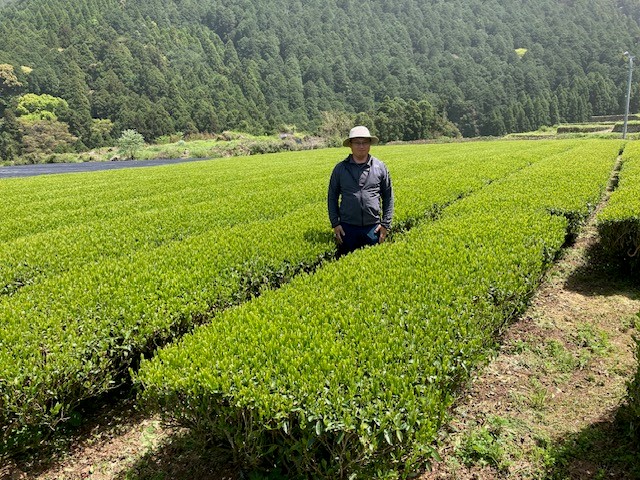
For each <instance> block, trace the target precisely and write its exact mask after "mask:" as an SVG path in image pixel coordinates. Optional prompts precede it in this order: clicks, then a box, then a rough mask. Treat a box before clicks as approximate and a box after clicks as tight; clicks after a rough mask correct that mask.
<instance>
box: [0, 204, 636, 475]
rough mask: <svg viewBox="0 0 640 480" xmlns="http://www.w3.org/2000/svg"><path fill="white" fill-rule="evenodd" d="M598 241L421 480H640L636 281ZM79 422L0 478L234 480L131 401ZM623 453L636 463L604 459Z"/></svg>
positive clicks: (575, 261)
mask: <svg viewBox="0 0 640 480" xmlns="http://www.w3.org/2000/svg"><path fill="white" fill-rule="evenodd" d="M605 201H606V199H605ZM597 242H598V236H597V231H596V229H595V226H594V221H593V219H592V220H591V221H590V222H589V224H588V225H587V226H586V227H585V228H584V229H583V231H582V234H581V235H580V236H579V238H578V239H577V241H576V242H575V244H574V245H573V246H572V247H570V248H568V249H567V250H565V252H564V253H563V256H562V258H561V259H560V260H559V261H558V262H557V263H556V264H555V265H554V266H553V268H552V269H551V271H550V272H549V273H548V275H547V276H546V278H545V280H544V282H543V284H542V286H541V288H539V290H538V291H537V292H536V294H535V296H534V297H533V299H532V301H531V306H530V308H529V309H528V310H527V312H526V313H525V314H524V315H523V317H522V318H521V319H520V320H519V321H518V322H516V323H514V324H513V325H511V326H510V327H509V328H508V329H507V330H506V331H505V332H504V336H503V339H502V341H501V348H500V351H499V352H498V354H497V355H496V356H495V358H494V359H493V360H492V361H491V362H490V363H489V365H487V366H486V368H484V369H482V370H481V371H480V372H479V373H478V375H477V376H476V377H475V378H474V379H473V381H472V382H471V383H470V386H469V388H468V390H466V392H465V394H464V397H463V398H461V399H459V401H458V403H457V404H456V406H455V407H454V409H453V410H452V414H451V415H452V418H451V421H450V423H449V424H448V426H447V427H446V428H445V429H444V431H443V432H442V437H441V439H440V444H441V447H440V455H441V456H442V461H440V462H438V463H436V464H435V465H433V467H432V471H430V472H428V473H423V474H422V475H421V476H420V478H421V479H422V480H445V479H463V480H465V479H493V478H512V479H521V478H575V479H590V478H593V479H596V478H609V479H614V478H616V479H617V478H620V479H625V478H639V477H638V476H637V475H640V471H638V470H637V468H638V463H640V460H638V458H640V455H639V454H638V452H637V451H635V452H634V451H631V450H629V448H628V446H627V445H625V444H624V440H623V439H622V436H621V435H620V434H619V432H618V431H617V430H616V428H617V427H616V424H615V423H614V418H615V415H616V413H617V412H618V410H619V408H620V406H621V404H622V403H623V401H624V396H625V392H626V386H625V383H626V382H627V381H628V380H629V379H630V378H631V374H632V371H633V368H634V365H635V364H634V356H633V350H632V336H633V334H634V331H635V325H636V319H637V316H636V313H637V312H639V311H640V287H639V286H638V285H634V284H633V283H631V282H630V281H629V280H626V279H623V278H620V277H618V276H616V275H615V274H614V273H612V272H610V271H608V270H607V268H606V265H602V264H601V263H598V262H597V261H595V260H594V259H595V258H597V256H596V254H595V253H596V252H597ZM86 424H87V426H86V427H85V428H84V430H83V431H82V432H81V433H80V434H78V433H77V432H76V433H75V434H74V436H73V441H72V442H70V443H68V444H66V443H64V442H62V443H63V445H62V446H59V447H58V448H57V449H55V451H56V452H57V453H56V454H55V455H54V454H52V456H51V457H49V458H47V459H42V458H40V459H33V458H31V459H29V460H23V461H21V462H20V463H17V464H16V463H14V464H11V465H8V466H4V467H0V478H3V479H4V478H7V479H33V480H53V479H85V478H91V479H95V480H102V479H134V478H135V479H143V478H144V479H165V478H166V479H190V480H192V479H215V480H222V479H229V480H231V479H235V478H237V476H236V475H234V473H233V472H225V471H224V470H223V469H221V468H220V466H219V465H220V463H219V462H218V463H216V459H210V458H202V456H200V455H198V453H197V452H194V451H193V450H192V449H190V448H189V438H188V435H185V434H184V432H181V431H179V430H177V429H171V428H166V427H164V426H163V425H162V424H161V423H160V421H159V420H158V418H155V417H146V416H144V415H142V414H140V413H139V412H136V410H135V406H134V401H133V400H132V399H130V398H123V399H121V400H120V401H118V402H116V404H115V405H114V404H113V403H112V404H110V405H106V406H104V407H101V408H99V409H97V411H95V412H94V413H92V416H91V417H90V418H88V419H87V422H86ZM69 445H70V446H69ZM623 450H624V452H627V453H628V454H629V455H630V456H632V457H633V456H635V458H636V460H635V461H630V462H625V461H624V454H622V453H620V454H615V455H613V456H612V455H611V453H612V452H618V453H619V452H621V451H623ZM60 452H64V453H62V454H61V453H60ZM41 456H42V455H41ZM634 468H635V469H636V470H635V471H634V470H633V469H634Z"/></svg>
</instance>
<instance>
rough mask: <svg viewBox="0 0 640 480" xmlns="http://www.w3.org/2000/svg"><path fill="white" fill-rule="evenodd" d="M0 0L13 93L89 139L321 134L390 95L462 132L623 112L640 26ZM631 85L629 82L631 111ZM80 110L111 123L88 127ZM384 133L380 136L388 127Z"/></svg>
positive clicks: (537, 5)
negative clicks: (629, 57)
mask: <svg viewBox="0 0 640 480" xmlns="http://www.w3.org/2000/svg"><path fill="white" fill-rule="evenodd" d="M2 5H4V6H3V7H2V8H1V9H0V37H1V38H3V42H2V44H1V45H0V65H1V64H8V65H11V66H12V67H13V68H14V70H15V72H16V76H17V79H18V80H19V82H20V83H21V84H22V87H21V93H26V92H32V93H36V94H44V93H46V94H50V95H54V96H56V97H61V98H63V99H65V100H66V101H67V102H68V104H69V107H70V111H71V113H70V115H69V118H68V124H69V127H70V131H71V133H72V134H73V135H75V136H77V137H79V138H80V139H81V140H82V142H84V145H86V146H90V147H91V146H96V144H98V143H100V142H104V141H108V140H109V138H111V137H110V133H113V134H117V133H119V132H120V131H122V130H123V129H126V128H132V129H136V130H137V131H139V132H141V133H143V135H144V136H145V138H146V139H148V140H150V139H154V138H156V137H158V136H161V135H166V134H171V133H175V132H185V133H193V132H221V131H223V130H226V129H241V130H245V131H250V132H255V133H264V132H275V131H277V130H278V129H279V128H282V127H283V125H295V126H297V128H301V129H308V130H317V129H318V128H319V126H320V125H321V123H322V122H323V113H322V112H327V111H330V112H345V113H348V114H356V113H359V112H364V115H361V116H360V118H359V120H361V121H362V122H363V123H370V122H367V120H370V119H371V115H372V114H378V115H380V114H382V116H383V118H384V119H385V121H386V123H387V124H393V123H394V121H395V120H396V118H395V117H397V116H398V115H404V114H405V113H406V112H405V111H402V113H401V114H399V113H398V112H399V111H398V109H397V108H395V107H396V105H395V104H394V103H393V101H390V100H393V99H401V100H403V101H407V100H416V101H417V100H427V101H428V102H429V103H430V104H432V105H433V107H434V108H435V109H436V110H437V111H438V112H440V114H441V115H445V116H446V118H448V119H450V120H451V121H453V122H454V123H455V124H456V125H457V127H458V128H459V129H460V131H461V133H462V134H463V135H464V136H467V137H471V136H476V135H502V134H504V133H507V132H516V131H527V130H530V129H535V128H537V127H538V126H540V125H552V124H556V123H558V122H560V121H581V120H586V119H587V118H588V117H589V115H592V114H593V115H603V114H612V113H622V112H623V110H624V101H625V96H626V78H627V63H626V60H625V58H624V56H623V52H624V51H626V50H629V51H631V52H632V53H633V49H634V47H635V45H636V43H637V39H638V38H640V27H639V25H638V20H637V19H638V18H639V14H640V4H639V3H638V2H637V1H630V0H598V1H595V2H586V1H579V0H576V1H571V0H567V1H562V2H557V1H553V0H543V1H539V2H528V1H517V0H491V1H482V0H472V1H461V0H455V1H448V2H444V1H439V0H430V1H417V0H401V1H398V2H387V1H382V0H374V1H371V2H367V3H366V4H364V5H363V4H362V3H360V2H354V1H353V0H334V1H330V2H325V1H322V2H321V1H318V0H310V1H305V2H304V4H303V3H302V2H288V1H283V0H274V1H270V2H265V1H248V0H231V1H225V2H221V1H219V0H218V1H206V2H205V1H203V0H174V1H169V2H165V1H162V2H160V1H158V0H142V1H137V2H127V1H125V0H80V1H75V2H68V1H63V0H47V1H42V0H17V1H13V2H6V1H4V2H0V6H2ZM0 77H1V76H0ZM0 86H2V83H0ZM5 86H6V85H5ZM0 92H2V94H3V99H4V100H5V101H3V102H0V104H5V106H6V104H7V102H6V97H7V92H5V91H3V90H0ZM637 97H638V95H637V87H634V91H633V98H632V110H634V111H635V110H637V107H638V100H640V99H639V98H637ZM385 99H388V100H387V102H386V103H385ZM2 110H4V107H2V106H0V114H2ZM92 119H94V120H95V119H110V120H111V121H112V122H114V124H113V128H112V131H111V132H107V134H102V135H97V134H96V133H95V131H93V132H92ZM325 120H326V118H325ZM9 124H10V122H9V121H8V120H7V121H5V122H4V123H3V125H0V130H2V129H4V130H5V131H7V129H8V125H9ZM375 127H377V130H385V122H383V121H377V122H376V125H375ZM408 128H409V127H408V126H406V125H405V126H404V128H403V130H407V129H408ZM387 130H388V131H384V132H380V131H379V132H378V133H383V135H381V136H382V137H383V138H384V137H387V138H384V140H393V139H395V138H394V137H397V136H398V135H399V133H398V132H397V131H394V129H393V128H388V129H387ZM396 130H397V129H396ZM9 133H10V134H11V132H9ZM103 133H104V132H103ZM116 136H117V135H116Z"/></svg>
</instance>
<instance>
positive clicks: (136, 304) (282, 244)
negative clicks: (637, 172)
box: [0, 140, 622, 476]
mask: <svg viewBox="0 0 640 480" xmlns="http://www.w3.org/2000/svg"><path fill="white" fill-rule="evenodd" d="M621 146H622V142H620V141H613V140H612V141H608V140H563V141H547V140H538V141H517V142H515V141H509V142H506V141H502V142H501V141H494V142H478V143H465V144H444V145H407V146H388V147H374V149H373V152H372V153H373V154H374V155H376V156H379V157H380V158H381V159H382V160H384V161H385V162H386V163H387V165H388V166H389V168H390V170H391V174H392V177H393V182H394V189H395V194H396V204H397V212H396V221H395V224H396V229H395V231H394V232H393V239H392V241H391V242H389V243H388V244H385V245H383V246H381V247H376V248H374V249H367V250H365V251H362V252H357V253H356V254H353V255H351V256H349V257H347V258H345V259H342V260H340V261H338V262H336V261H334V260H333V254H334V250H335V247H334V245H333V243H332V238H331V235H330V228H329V225H328V219H327V215H326V188H327V182H328V177H329V174H330V172H331V169H332V168H333V165H334V164H335V163H336V162H337V161H339V160H340V159H341V158H343V157H344V156H345V155H346V152H347V150H346V149H325V150H314V151H303V152H288V153H279V154H270V155H259V156H250V157H237V158H227V159H216V160H211V161H202V162H197V163H190V164H180V165H172V166H165V167H153V168H148V169H133V170H127V171H125V170H119V171H109V172H101V173H92V174H74V175H69V176H65V175H60V176H48V177H37V178H30V179H7V180H2V181H1V182H2V183H1V186H2V191H3V202H2V207H0V209H1V210H0V211H1V213H2V215H0V239H2V243H1V244H0V321H1V326H0V345H2V349H1V350H0V407H1V408H0V412H1V413H0V428H1V429H2V451H3V452H5V453H11V452H14V451H16V450H18V449H20V448H23V447H24V446H26V445H29V444H33V442H34V441H35V440H37V438H38V436H39V435H41V434H42V433H43V432H46V431H50V430H52V429H53V430H55V428H56V427H57V426H58V425H59V424H60V423H61V422H64V421H65V420H66V419H68V418H69V417H70V416H72V415H73V411H74V409H75V408H76V407H77V406H78V405H79V404H80V402H82V401H83V400H85V399H87V398H92V397H95V396H99V395H103V394H105V393H106V392H109V391H110V390H111V389H113V388H115V387H116V386H118V385H120V384H122V383H123V382H127V381H128V380H129V373H128V372H129V369H133V371H135V370H136V369H137V367H138V364H139V359H140V355H141V354H145V355H146V356H147V357H149V356H152V355H153V352H154V350H155V349H156V348H157V347H158V346H162V345H164V344H166V343H168V342H171V341H172V340H174V339H176V338H177V337H180V336H182V335H183V334H184V333H185V332H189V331H191V330H193V328H194V326H196V325H201V324H209V323H210V326H209V327H203V328H201V329H197V330H198V333H197V334H196V335H193V336H189V337H188V339H187V340H185V341H184V342H183V343H181V344H180V345H179V346H176V347H172V348H170V349H168V350H166V352H162V354H161V355H160V356H159V357H158V359H157V360H155V361H151V362H145V364H144V367H145V368H144V369H143V371H142V373H141V375H140V377H138V380H137V381H139V382H141V383H142V384H143V385H144V386H145V387H146V388H147V390H146V393H145V395H146V397H145V401H147V402H149V403H150V404H154V405H156V406H157V407H158V408H160V409H162V410H164V412H165V413H167V414H169V413H170V414H172V415H175V416H176V417H177V419H178V420H179V421H183V422H184V423H185V424H186V425H189V426H191V427H192V428H195V429H197V428H201V429H204V430H205V431H208V432H209V433H212V432H213V433H212V434H214V435H222V437H224V434H222V433H221V431H220V430H219V429H220V428H221V425H220V424H218V423H217V422H218V420H215V418H218V419H222V418H226V419H227V423H228V425H229V428H232V429H233V431H231V432H227V433H228V434H229V435H231V437H229V438H234V439H236V440H240V439H242V440H243V441H245V443H246V442H248V443H247V445H249V444H251V448H254V447H255V449H256V450H254V451H253V452H254V453H255V452H259V453H258V454H257V457H258V458H263V457H268V456H269V455H290V454H291V449H294V450H295V449H296V448H300V445H301V443H300V442H302V441H304V442H311V444H314V443H315V442H319V443H318V445H319V444H322V445H324V447H323V448H324V449H325V450H322V451H323V452H325V453H326V452H335V451H336V450H339V449H341V448H345V447H348V450H350V451H352V452H353V454H352V457H350V458H352V460H348V459H345V463H344V464H340V465H339V466H338V467H336V468H339V469H340V471H341V472H342V471H343V470H344V471H356V470H358V469H360V468H369V467H371V466H372V465H378V464H387V463H388V462H389V461H392V460H393V459H395V460H393V461H392V463H394V462H395V463H397V462H398V461H399V460H398V458H399V457H398V455H401V456H403V455H409V456H411V455H414V454H416V452H415V451H414V450H413V448H414V447H413V446H414V445H415V444H416V443H419V444H421V445H428V443H429V442H430V440H431V439H432V438H433V434H434V432H435V431H437V428H438V427H439V419H440V418H441V417H442V414H443V412H444V409H446V406H447V405H448V403H449V401H450V398H451V395H452V392H453V390H454V389H455V388H457V386H458V385H459V384H460V381H462V380H463V379H464V378H466V376H467V375H468V372H470V371H471V370H472V369H473V367H474V365H476V364H477V362H478V361H480V359H481V358H482V357H483V355H484V353H483V352H484V349H485V348H486V347H487V345H489V344H490V343H491V341H492V334H493V332H495V331H496V330H497V329H499V328H500V326H501V325H503V324H504V322H506V321H508V320H509V319H511V318H512V317H513V315H515V314H517V312H518V311H520V310H521V308H522V305H524V304H525V303H526V300H527V298H528V296H529V295H530V293H531V292H532V291H533V290H534V289H535V288H536V286H537V282H538V280H539V278H540V275H541V273H542V272H543V271H544V269H545V268H546V267H547V266H548V265H549V262H550V261H552V260H553V258H554V256H555V254H556V253H557V251H558V249H559V248H561V246H562V244H563V242H564V240H565V237H566V236H567V235H570V234H571V233H572V231H574V230H575V229H576V228H578V226H579V223H580V221H581V219H583V218H585V216H586V215H587V214H588V213H589V211H590V208H591V207H593V205H595V204H596V203H597V201H598V199H599V197H600V195H601V193H602V191H603V189H604V187H605V186H606V183H607V181H608V179H609V176H610V174H611V170H612V168H613V163H614V161H615V158H616V156H617V154H618V151H619V150H620V148H621ZM284 284H288V285H287V286H286V287H285V288H280V287H281V286H282V285H284ZM364 287H366V288H364ZM259 294H260V298H259V299H255V298H254V297H255V296H257V295H259ZM239 304H242V306H241V307H239V308H233V309H229V307H230V306H234V305H239ZM340 312H342V313H340ZM403 325H404V327H402V328H401V329H400V330H398V328H400V327H401V326H403ZM240 326H242V328H240ZM436 326H437V327H436ZM303 327H304V328H303ZM438 332H439V335H441V336H440V337H439V339H438V338H434V339H430V340H427V339H428V338H431V337H430V335H433V334H434V333H438ZM363 334H364V335H363ZM267 339H269V340H267ZM283 339H287V340H286V342H285V341H284V340H283ZM294 339H295V340H294ZM416 340H419V341H418V342H416ZM203 341H204V342H205V343H204V344H205V345H209V347H207V348H205V350H202V343H201V342H203ZM282 342H284V343H282ZM216 344H217V345H218V347H217V348H215V347H213V345H216ZM385 345H386V346H385ZM196 352H197V353H196ZM374 353H375V355H374ZM192 355H195V357H194V358H192ZM208 355H211V356H210V357H208ZM318 355H319V357H317V358H316V356H318ZM336 355H337V356H336ZM372 355H373V356H372ZM323 357H324V358H325V359H332V360H331V361H322V358H323ZM300 359H307V360H308V361H309V363H307V364H306V365H307V366H303V365H298V362H299V361H300ZM200 360H201V361H203V362H204V364H205V365H208V367H206V366H203V365H200V364H199V361H200ZM214 360H215V361H214ZM183 361H186V362H187V364H186V365H183V364H182V363H181V362H183ZM407 362H409V363H407ZM425 362H426V363H425ZM434 362H435V363H434ZM409 364H411V365H414V367H409ZM294 365H296V367H295V368H294V367H293V366H294ZM357 365H360V366H359V367H358V366H357ZM385 365H386V366H387V367H386V368H383V367H384V366H385ZM427 365H431V366H430V367H428V368H427ZM308 366H312V367H314V368H312V369H310V370H308V369H307V367H308ZM208 368H211V370H210V371H208V370H207V369H208ZM380 368H383V369H384V370H385V373H383V372H382V371H381V370H380ZM373 372H376V373H375V375H374V374H373ZM176 374H177V376H175V375H176ZM318 375H319V377H318ZM320 378H324V379H325V380H326V381H325V382H324V383H323V382H322V381H321V382H320V383H321V384H319V383H318V381H319V379H320ZM204 379H206V381H204ZM353 382H355V383H353ZM380 382H382V383H380ZM354 392H360V396H359V397H358V398H359V400H355V399H354V397H353V393H354ZM191 395H195V396H194V397H191ZM336 395H337V396H336ZM178 399H182V400H181V401H180V402H178V404H177V405H176V404H175V403H174V402H175V401H176V400H178ZM317 399H325V400H331V402H335V401H337V400H338V399H340V400H339V401H340V402H342V403H340V405H341V406H340V407H339V408H338V407H337V405H338V404H336V403H330V404H327V403H324V404H323V406H322V407H320V406H319V404H318V403H317V402H316V401H315V400H317ZM201 402H205V404H206V405H207V407H206V410H207V412H209V413H207V414H203V410H202V408H203V406H204V405H205V404H203V403H201ZM273 402H275V403H273ZM354 402H355V403H354ZM234 405H235V406H234ZM248 405H254V407H255V408H258V410H259V412H258V411H256V412H255V418H254V420H255V423H254V424H253V426H252V427H251V429H247V426H246V425H245V426H244V427H243V426H242V425H241V424H237V423H234V421H233V420H232V419H233V418H235V419H238V418H240V417H242V415H244V414H246V413H247V408H249V407H248ZM327 405H334V406H336V408H334V407H330V406H329V407H327ZM192 409H193V410H192ZM381 409H382V410H381ZM398 409H399V410H398ZM382 411H385V412H387V413H384V414H382V413H381V412H382ZM171 412H172V413H171ZM194 415H195V416H194ZM208 415H211V417H209V416H208ZM345 415H346V416H348V417H349V420H348V421H347V417H346V416H345ZM425 415H427V416H429V418H430V420H429V421H424V422H423V421H420V418H423V417H424V416H425ZM194 418H199V419H200V420H201V423H200V424H199V425H194V420H193V419H194ZM389 422H391V423H389ZM273 435H276V436H277V437H278V438H279V439H280V440H278V441H279V442H281V445H280V447H278V448H276V449H272V450H270V449H266V450H261V448H263V447H260V445H262V442H268V441H273V440H274V437H273ZM248 438H250V439H251V440H250V441H249V440H248ZM251 442H257V443H255V444H253V443H251ZM311 444H309V445H311ZM247 448H249V447H247ZM309 448H311V446H309ZM316 448H317V447H313V448H311V450H310V452H311V453H308V454H305V455H303V457H304V458H301V459H300V461H299V463H298V464H296V465H290V467H291V468H294V467H295V468H300V469H302V470H303V471H309V470H313V469H314V468H317V469H318V470H319V471H323V472H324V473H325V474H327V475H329V476H330V475H333V474H335V473H336V471H335V470H332V468H334V467H335V465H334V466H333V467H332V466H331V465H330V466H327V465H324V466H322V465H320V463H321V458H320V457H322V455H324V453H321V452H319V451H316V450H314V449H316ZM267 450H269V451H268V452H267ZM426 451H428V448H427V450H424V449H423V450H420V451H419V452H417V453H418V454H420V455H423V454H425V452H426ZM286 452H288V453H286ZM314 452H315V453H314ZM237 455H238V457H239V459H240V460H241V461H244V462H247V461H250V460H249V459H250V458H253V457H251V455H252V454H249V453H248V452H247V451H245V450H242V449H238V450H237ZM405 460H406V458H405ZM253 461H258V460H257V459H256V458H253ZM403 461H404V460H403ZM380 462H382V463H380ZM325 464H326V461H325ZM305 469H306V470H305Z"/></svg>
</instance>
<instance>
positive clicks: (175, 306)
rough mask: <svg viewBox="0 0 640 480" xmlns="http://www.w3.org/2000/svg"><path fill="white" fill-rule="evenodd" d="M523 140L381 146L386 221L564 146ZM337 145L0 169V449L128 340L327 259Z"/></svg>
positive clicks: (102, 383) (415, 216) (48, 424)
mask: <svg viewBox="0 0 640 480" xmlns="http://www.w3.org/2000/svg"><path fill="white" fill-rule="evenodd" d="M523 145H524V144H523ZM527 145H529V146H530V147H532V148H531V149H530V151H528V152H526V153H525V154H523V155H519V154H518V149H517V148H514V147H515V144H513V145H511V144H503V145H501V144H498V143H497V142H496V143H494V144H482V145H479V146H474V145H462V146H459V147H458V148H455V147H454V146H433V148H430V147H425V146H421V147H393V148H385V149H382V148H381V149H380V151H381V152H382V153H384V155H382V154H381V156H384V158H385V160H387V158H388V159H389V160H388V163H389V165H390V168H392V172H393V175H394V182H395V186H396V198H397V201H398V204H399V205H400V207H399V208H398V215H397V218H398V223H399V224H404V225H410V224H413V223H416V222H418V221H419V220H420V218H424V217H431V216H434V215H435V214H437V212H440V211H442V210H443V209H444V208H445V206H446V205H449V204H452V203H454V202H455V201H456V200H457V199H459V198H461V197H464V196H466V195H469V194H470V193H471V192H473V191H475V190H478V189H482V188H483V187H485V186H486V185H487V184H489V183H490V182H494V181H496V180H497V179H499V178H502V177H504V176H505V175H508V174H509V173H511V172H514V171H518V170H520V169H522V168H524V167H525V166H527V165H529V164H531V163H533V162H536V161H540V160H541V159H543V158H546V157H547V156H549V155H553V154H557V153H558V152H562V151H565V150H567V149H570V148H573V147H572V146H571V145H570V144H568V143H566V144H565V143H552V142H547V143H542V142H541V143H537V144H535V145H534V144H527ZM507 147H508V148H507ZM533 147H535V148H533ZM343 154H344V150H328V151H323V152H305V153H304V154H303V155H304V156H303V157H300V155H301V154H278V155H269V156H264V157H249V158H246V159H238V158H236V159H231V160H224V161H223V160H215V161H212V162H197V163H193V164H188V165H187V164H182V165H173V166H171V167H159V168H154V169H135V170H131V171H126V172H125V171H118V172H102V173H96V174H91V175H84V174H77V175H67V176H52V177H38V178H34V179H29V180H20V181H6V182H5V181H3V183H2V186H3V192H4V195H5V196H4V204H3V206H2V212H3V213H4V215H2V216H0V232H2V236H3V238H4V242H3V244H2V246H1V248H0V258H1V261H0V269H1V273H0V278H2V284H0V287H2V288H0V291H1V294H0V320H1V322H0V430H1V432H2V436H1V447H0V452H5V453H6V452H11V451H15V450H16V449H19V448H23V447H25V446H29V445H32V444H34V443H35V442H37V440H38V434H39V433H40V432H52V431H55V429H56V427H57V426H58V424H59V423H60V422H63V421H64V420H66V419H68V418H69V416H70V415H71V414H72V412H73V411H74V409H76V408H77V406H78V405H79V404H80V403H81V402H82V401H84V400H86V399H88V398H92V397H95V396H99V395H101V394H103V393H104V392H108V391H109V390H111V389H113V388H115V387H117V386H118V385H120V384H122V383H123V382H126V381H127V378H128V373H127V372H128V370H129V369H130V368H135V366H136V365H137V362H138V359H139V356H140V354H141V353H146V354H147V355H149V354H151V353H152V352H153V350H154V349H155V348H156V346H157V345H162V344H164V343H166V342H167V341H168V340H170V339H172V338H174V337H176V336H179V335H181V334H183V333H184V332H186V331H189V330H190V329H192V328H193V326H194V325H196V324H200V323H205V322H207V321H209V320H210V318H211V317H212V315H213V314H214V312H216V311H219V310H222V309H225V308H227V307H229V306H231V305H235V304H238V303H241V302H244V301H246V300H247V299H248V298H250V297H252V296H254V295H255V294H257V293H259V292H260V291H262V290H264V289H267V288H271V287H275V286H278V285H281V284H283V283H285V282H287V281H289V280H290V279H291V278H293V277H294V276H295V275H297V274H299V273H300V272H305V271H308V270H312V269H313V268H315V267H316V265H317V264H318V263H319V262H322V261H323V259H327V258H329V257H331V256H332V255H333V253H334V249H335V247H334V245H333V243H332V239H331V236H330V235H329V233H330V228H329V226H328V220H327V217H326V188H327V187H326V185H327V182H328V176H329V173H330V171H331V168H332V167H333V165H334V164H335V162H336V157H337V156H338V155H343ZM338 158H339V157H338Z"/></svg>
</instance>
